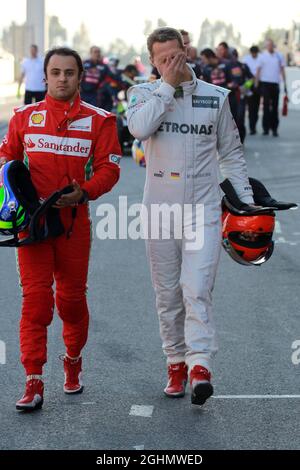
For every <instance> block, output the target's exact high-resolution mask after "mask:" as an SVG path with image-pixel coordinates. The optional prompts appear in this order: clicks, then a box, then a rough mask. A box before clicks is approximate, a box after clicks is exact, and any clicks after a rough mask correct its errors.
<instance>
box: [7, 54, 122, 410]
mask: <svg viewBox="0 0 300 470" xmlns="http://www.w3.org/2000/svg"><path fill="white" fill-rule="evenodd" d="M74 54H75V55H74ZM76 54H77V53H75V51H70V50H69V49H67V48H60V49H56V50H55V51H54V52H53V51H50V53H48V57H47V56H46V59H45V71H46V78H47V83H48V94H47V95H46V98H45V101H41V102H39V103H35V104H33V105H28V106H24V107H21V108H19V109H17V110H16V111H15V114H14V116H13V118H12V119H11V121H10V124H9V130H8V134H7V136H6V137H5V138H4V140H3V143H2V145H1V146H0V158H1V161H0V163H2V164H3V163H4V162H5V161H9V160H15V159H18V160H23V161H24V162H25V163H26V164H27V165H28V167H29V170H30V174H31V178H32V181H33V184H34V186H35V187H36V189H37V192H38V195H39V197H40V198H47V197H48V196H49V195H50V194H51V193H53V192H54V191H56V190H58V189H62V188H63V187H64V186H66V185H68V184H73V187H74V192H72V193H71V194H70V195H65V196H62V197H61V199H60V200H59V201H58V203H57V208H59V209H60V217H61V220H62V223H63V225H64V228H65V234H64V235H61V236H60V237H58V238H50V239H47V240H45V241H43V242H41V243H39V244H33V245H29V246H23V247H21V248H19V249H18V263H19V271H20V278H21V285H22V289H23V306H22V317H21V323H20V347H21V361H22V364H23V366H24V368H25V370H26V374H27V381H26V390H25V394H24V396H23V397H22V399H21V400H19V402H17V409H19V410H33V409H36V408H40V407H41V406H42V403H43V381H42V367H43V365H44V364H45V362H46V361H47V326H48V325H50V323H51V321H52V317H53V310H54V294H53V290H52V285H53V281H54V280H55V282H56V293H55V303H56V307H57V311H58V314H59V316H60V318H61V319H62V321H63V339H64V342H65V346H66V355H65V356H64V371H65V383H64V391H65V392H66V393H80V392H81V391H82V389H83V386H82V382H81V379H80V377H81V350H82V348H83V347H84V345H85V343H86V341H87V335H88V323H89V313H88V307H87V302H86V282H87V274H88V262H89V252H90V241H91V236H90V219H89V215H88V205H87V201H88V200H94V199H97V198H98V197H100V196H101V195H102V194H104V193H107V192H108V191H110V190H111V189H112V187H113V186H114V185H115V184H116V183H117V181H118V179H119V173H120V168H119V161H120V157H119V155H120V146H119V142H118V138H117V130H116V121H115V117H114V116H113V115H112V114H110V113H108V112H106V111H104V110H101V109H99V108H96V107H93V106H91V105H89V104H87V103H84V102H82V101H81V100H80V96H79V93H78V88H79V81H80V77H81V73H82V69H81V67H82V65H81V66H80V64H81V60H80V57H79V56H78V55H76ZM49 55H50V57H49ZM79 61H80V62H79ZM78 68H79V70H77V69H78ZM72 70H73V72H74V70H75V75H74V73H73V72H72ZM70 71H71V72H70ZM70 77H71V78H70ZM72 87H73V92H74V93H73V96H72V99H69V98H70V95H72ZM66 97H67V98H68V99H66ZM74 206H76V208H77V215H76V217H75V218H74V219H73V218H72V209H73V208H74ZM73 216H74V212H73ZM70 227H72V233H71V234H70V233H69V234H68V233H67V232H68V230H69V229H70Z"/></svg>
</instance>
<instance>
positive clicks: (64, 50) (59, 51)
mask: <svg viewBox="0 0 300 470" xmlns="http://www.w3.org/2000/svg"><path fill="white" fill-rule="evenodd" d="M53 55H62V56H65V57H69V56H72V57H74V59H75V60H76V63H77V66H78V78H80V77H81V75H82V73H83V65H82V60H81V57H80V55H79V54H78V52H76V51H74V50H73V49H70V48H69V47H54V48H53V49H50V51H48V52H47V54H46V56H45V59H44V73H45V77H47V67H48V64H49V61H50V59H51V57H52V56H53Z"/></svg>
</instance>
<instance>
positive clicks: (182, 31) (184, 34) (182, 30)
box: [179, 29, 189, 36]
mask: <svg viewBox="0 0 300 470" xmlns="http://www.w3.org/2000/svg"><path fill="white" fill-rule="evenodd" d="M179 32H180V34H181V36H189V32H188V31H186V30H185V29H180V30H179Z"/></svg>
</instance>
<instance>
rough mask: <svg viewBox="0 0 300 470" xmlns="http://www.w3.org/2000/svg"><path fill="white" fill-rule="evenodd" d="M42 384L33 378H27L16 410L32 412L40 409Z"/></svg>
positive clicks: (42, 391) (42, 400) (42, 393)
mask: <svg viewBox="0 0 300 470" xmlns="http://www.w3.org/2000/svg"><path fill="white" fill-rule="evenodd" d="M43 395H44V383H43V381H42V380H40V379H36V378H34V376H31V375H30V376H28V377H27V381H26V388H25V392H24V395H23V396H22V398H21V400H19V401H17V403H16V408H17V410H23V411H34V410H38V409H40V408H42V406H43V402H44V398H43Z"/></svg>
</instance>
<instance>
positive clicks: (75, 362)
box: [63, 356, 83, 394]
mask: <svg viewBox="0 0 300 470" xmlns="http://www.w3.org/2000/svg"><path fill="white" fill-rule="evenodd" d="M63 361H64V371H65V383H64V392H65V393H70V394H71V393H73V394H74V393H82V391H83V384H82V382H81V376H82V373H81V370H82V369H81V365H82V358H81V357H79V358H78V359H70V358H69V357H68V356H63Z"/></svg>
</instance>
